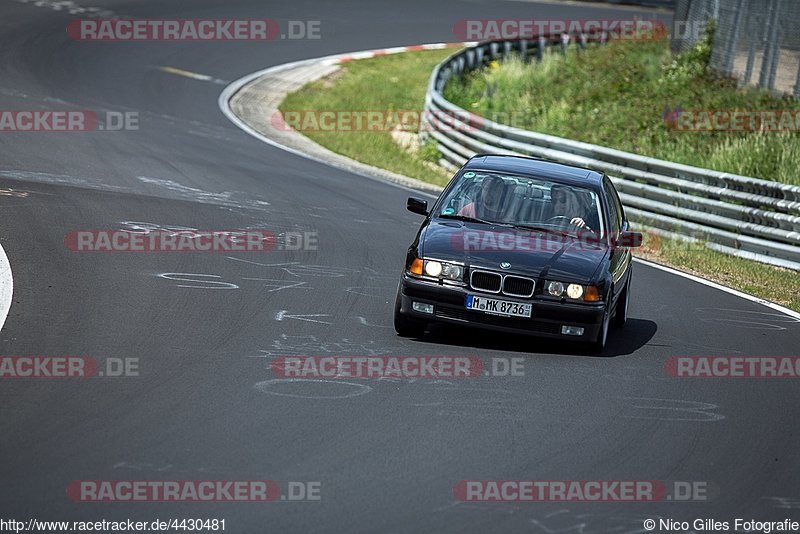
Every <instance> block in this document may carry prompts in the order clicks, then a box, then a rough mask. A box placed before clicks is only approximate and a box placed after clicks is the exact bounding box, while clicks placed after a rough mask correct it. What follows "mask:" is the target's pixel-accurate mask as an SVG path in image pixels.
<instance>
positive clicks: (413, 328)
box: [394, 289, 427, 337]
mask: <svg viewBox="0 0 800 534" xmlns="http://www.w3.org/2000/svg"><path fill="white" fill-rule="evenodd" d="M426 326H427V323H426V322H425V321H420V320H418V319H412V318H411V317H406V316H405V315H403V314H402V313H400V290H399V289H398V290H397V298H396V299H395V302H394V331H395V332H397V335H399V336H401V337H421V336H422V334H424V333H425V327H426Z"/></svg>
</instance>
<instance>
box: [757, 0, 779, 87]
mask: <svg viewBox="0 0 800 534" xmlns="http://www.w3.org/2000/svg"><path fill="white" fill-rule="evenodd" d="M777 3H778V0H772V1H770V2H769V4H768V5H769V8H768V11H767V25H766V27H765V28H764V40H763V44H764V48H763V50H762V52H761V73H760V74H759V76H758V85H759V87H766V86H767V84H768V83H769V72H770V70H771V69H772V63H771V62H772V52H773V48H774V47H775V23H776V22H777V21H776V16H775V14H776V11H777V9H776V7H777V6H776V4H777Z"/></svg>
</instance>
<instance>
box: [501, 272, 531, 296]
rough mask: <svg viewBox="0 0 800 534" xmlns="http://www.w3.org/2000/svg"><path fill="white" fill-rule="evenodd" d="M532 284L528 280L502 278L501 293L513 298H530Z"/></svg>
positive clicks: (512, 277) (516, 277)
mask: <svg viewBox="0 0 800 534" xmlns="http://www.w3.org/2000/svg"><path fill="white" fill-rule="evenodd" d="M533 286H534V282H533V280H531V279H530V278H522V277H520V276H506V277H505V278H503V293H504V294H506V295H511V296H514V297H530V296H531V295H533Z"/></svg>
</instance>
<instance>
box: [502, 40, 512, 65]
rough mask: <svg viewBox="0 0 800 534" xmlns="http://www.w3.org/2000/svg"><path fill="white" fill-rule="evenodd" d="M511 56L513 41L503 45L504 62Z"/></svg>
mask: <svg viewBox="0 0 800 534" xmlns="http://www.w3.org/2000/svg"><path fill="white" fill-rule="evenodd" d="M509 55H511V41H506V42H504V43H503V61H505V60H507V59H508V56H509Z"/></svg>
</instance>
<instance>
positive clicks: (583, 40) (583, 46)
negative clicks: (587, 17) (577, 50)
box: [578, 33, 588, 50]
mask: <svg viewBox="0 0 800 534" xmlns="http://www.w3.org/2000/svg"><path fill="white" fill-rule="evenodd" d="M587 40H588V39H587V37H586V34H585V33H581V34H579V35H578V46H580V47H581V50H586V42H587Z"/></svg>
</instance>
